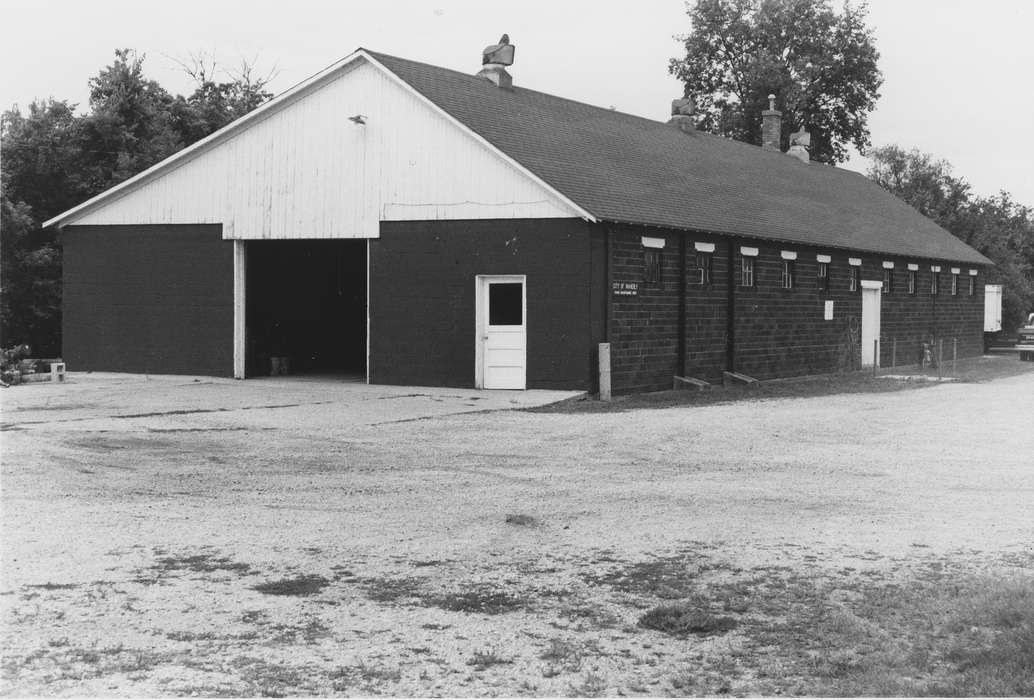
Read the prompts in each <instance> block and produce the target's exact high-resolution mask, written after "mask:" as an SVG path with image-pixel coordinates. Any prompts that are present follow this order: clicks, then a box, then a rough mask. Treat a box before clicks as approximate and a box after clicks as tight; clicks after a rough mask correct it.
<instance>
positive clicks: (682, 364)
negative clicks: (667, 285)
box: [675, 233, 686, 377]
mask: <svg viewBox="0 0 1034 700" xmlns="http://www.w3.org/2000/svg"><path fill="white" fill-rule="evenodd" d="M677 325H678V329H679V330H678V332H679V339H678V345H677V347H678V364H677V365H676V366H675V373H676V376H679V377H685V376H686V234H685V233H682V234H680V235H679V321H678V324H677Z"/></svg>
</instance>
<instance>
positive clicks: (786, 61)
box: [669, 0, 883, 164]
mask: <svg viewBox="0 0 1034 700" xmlns="http://www.w3.org/2000/svg"><path fill="white" fill-rule="evenodd" d="M867 11H868V10H867V8H866V6H865V5H864V4H862V5H859V6H857V7H852V6H851V5H850V4H846V3H845V6H844V9H843V12H842V13H839V14H838V13H836V12H834V11H833V10H832V9H831V8H830V5H829V2H828V0H696V2H695V3H694V4H692V5H688V7H687V13H688V14H689V17H690V20H691V22H692V27H693V28H692V31H691V32H690V33H689V34H687V35H685V36H683V37H680V38H681V40H682V41H683V42H684V44H685V49H686V55H685V57H684V58H681V59H676V58H673V59H671V62H670V64H669V71H670V72H671V73H672V74H674V75H675V76H677V77H678V79H679V80H681V81H682V82H683V83H684V85H685V95H686V96H687V97H693V98H694V100H695V101H696V104H697V108H698V112H699V114H700V118H699V122H698V126H699V128H701V129H703V130H705V131H709V132H711V133H714V134H721V135H723V136H728V137H731V138H734V139H736V140H738V141H745V142H747V143H754V144H759V145H760V143H761V112H762V111H763V110H766V109H768V104H769V102H768V95H769V94H774V95H775V96H776V107H777V109H780V110H782V113H783V117H782V147H783V148H784V149H786V148H787V147H788V146H789V137H790V133H791V132H793V131H796V130H800V129H806V130H808V131H809V132H810V133H811V157H812V159H813V160H818V161H821V162H823V163H832V164H836V163H841V162H843V161H845V160H846V159H847V157H848V153H847V146H848V145H849V144H853V145H854V146H855V147H856V148H857V149H858V150H859V151H861V152H865V150H866V149H867V148H868V147H869V145H870V141H869V129H868V126H867V121H868V115H869V113H870V112H871V111H872V110H873V109H874V107H875V106H876V100H877V99H878V98H879V93H878V90H879V87H880V85H881V84H882V82H883V76H882V75H881V73H880V71H879V68H878V66H877V61H878V59H879V53H878V52H877V51H876V47H875V45H874V43H873V36H872V31H871V30H870V29H869V28H868V27H867V26H866V25H865V19H866V14H867Z"/></svg>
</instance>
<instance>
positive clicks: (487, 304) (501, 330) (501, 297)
mask: <svg viewBox="0 0 1034 700" xmlns="http://www.w3.org/2000/svg"><path fill="white" fill-rule="evenodd" d="M525 292H526V290H525V277H524V275H493V276H489V275H478V278H477V352H476V364H477V367H476V369H475V386H477V387H478V388H479V389H523V388H524V386H525V374H526V371H525V370H526V367H527V347H528V332H527V329H528V325H527V319H526V310H527V303H526V293H525Z"/></svg>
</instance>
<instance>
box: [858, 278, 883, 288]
mask: <svg viewBox="0 0 1034 700" xmlns="http://www.w3.org/2000/svg"><path fill="white" fill-rule="evenodd" d="M862 289H883V282H882V281H877V280H862Z"/></svg>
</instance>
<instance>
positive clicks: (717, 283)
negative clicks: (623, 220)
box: [609, 226, 984, 393]
mask: <svg viewBox="0 0 1034 700" xmlns="http://www.w3.org/2000/svg"><path fill="white" fill-rule="evenodd" d="M609 230H610V246H611V248H610V261H611V281H612V282H613V283H620V282H638V283H639V289H638V295H637V296H616V295H613V294H612V295H611V299H610V311H609V314H610V316H609V324H610V326H609V328H610V330H609V339H610V342H611V363H612V376H613V386H614V390H615V392H618V393H632V392H642V391H657V390H663V389H669V388H671V386H672V377H673V376H674V375H677V374H684V375H686V376H692V377H697V378H699V379H704V380H706V381H710V382H720V381H721V378H722V372H723V370H727V369H733V370H735V371H737V372H742V373H744V374H747V375H750V376H753V377H756V378H758V379H773V378H778V377H793V376H805V375H812V374H826V373H832V372H843V371H851V370H855V369H858V368H859V367H860V366H861V316H862V295H861V291H860V289H859V290H856V291H851V290H850V288H849V274H850V272H849V269H850V265H849V264H848V258H852V257H853V258H861V259H862V263H863V264H862V269H861V273H860V277H861V279H865V280H882V279H883V267H882V263H883V261H884V260H892V261H893V262H894V263H895V269H894V274H895V288H894V291H893V292H891V293H889V294H884V295H883V296H882V304H881V335H882V341H881V360H880V362H881V365H882V366H884V367H889V366H890V364H891V362H892V359H894V358H892V355H893V354H894V349H893V346H894V339H895V338H896V339H897V353H896V355H897V356H896V360H897V363H898V364H899V365H904V364H915V363H916V362H917V361H918V359H919V352H920V348H921V342H922V340H924V339H927V338H931V337H932V338H935V339H937V338H944V340H945V345H944V347H945V351H944V353H945V355H944V356H945V359H948V358H950V353H951V347H952V338H957V339H958V356H959V357H972V356H975V355H979V354H980V353H981V352H982V349H983V346H982V342H983V340H982V339H983V310H984V306H983V303H984V302H983V271H982V270H981V271H980V275H979V276H978V277H977V283H976V294H974V295H973V296H969V295H968V279H967V278H968V272H969V269H971V267H972V266H960V265H958V264H956V265H955V266H956V267H960V268H961V274H960V281H959V294H958V295H956V296H951V294H950V282H951V275H950V269H951V267H952V265H951V263H950V262H945V261H931V260H914V259H912V260H909V259H899V258H893V257H887V256H881V255H878V254H873V253H861V252H850V251H836V250H831V249H820V248H812V247H806V246H800V245H793V244H785V245H782V244H778V243H772V242H770V241H764V242H763V241H753V240H746V239H730V238H723V237H721V236H717V235H714V234H709V233H703V232H701V233H692V232H689V233H686V234H681V233H676V232H670V231H662V230H657V229H648V228H642V227H634V226H611V227H609ZM681 235H685V236H686V242H685V245H684V247H683V248H682V249H684V251H685V255H686V270H687V284H686V288H685V321H684V333H685V337H684V343H685V366H684V367H681V368H680V367H679V357H678V344H679V338H678V335H679V318H678V310H679V303H680V302H679V294H680V281H679V280H680V278H679V251H680V244H679V237H680V236H681ZM643 236H649V237H653V238H663V239H664V240H665V247H664V249H663V250H662V263H663V265H662V268H663V271H662V278H661V282H660V283H659V284H648V283H645V282H644V274H645V253H644V247H643V245H642V241H641V239H642V237H643ZM696 241H700V242H713V243H715V244H716V249H715V252H714V256H713V276H712V280H713V282H712V284H711V285H708V286H701V285H699V284H696V283H695V282H694V281H693V280H692V273H693V271H694V268H695V257H696V252H695V250H694V246H693V243H694V242H696ZM730 242H731V243H732V246H731V248H730ZM743 245H746V246H751V247H756V248H758V249H759V254H758V256H757V257H756V258H755V280H756V285H755V286H754V287H753V288H745V287H742V286H740V284H739V281H740V280H739V273H740V246H743ZM782 250H789V251H794V252H796V253H797V259H796V260H795V261H794V266H795V285H794V288H793V289H783V288H782V268H783V265H782V263H783V261H782V257H781V254H780V253H781V251H782ZM730 253H731V255H730ZM818 254H823V255H830V256H831V258H832V261H831V262H830V264H829V272H830V282H829V288H828V290H822V289H820V288H819V284H818V266H819V263H818V260H817V255H818ZM910 262H911V263H917V264H919V266H920V271H919V275H918V280H917V293H916V294H915V295H909V294H908V293H907V276H906V274H907V264H908V263H910ZM931 264H940V265H941V268H942V272H941V277H940V279H941V285H940V293H939V294H938V295H937V296H936V297H934V296H931V295H930V294H929V287H930V280H929V275H930V265H931ZM730 274H731V275H732V277H733V279H732V282H733V286H732V289H731V292H730V286H729V275H730ZM730 293H731V295H732V298H733V303H732V305H731V307H730V304H729V298H730ZM827 300H830V301H833V303H834V311H833V319H832V320H825V318H824V311H825V302H826V301H827ZM730 308H731V310H732V314H733V323H732V324H731V326H730V323H729V311H730ZM730 330H731V332H732V336H733V340H734V343H733V346H734V353H733V355H732V357H730V356H729V352H728V350H729V335H730ZM730 360H731V361H730Z"/></svg>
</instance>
